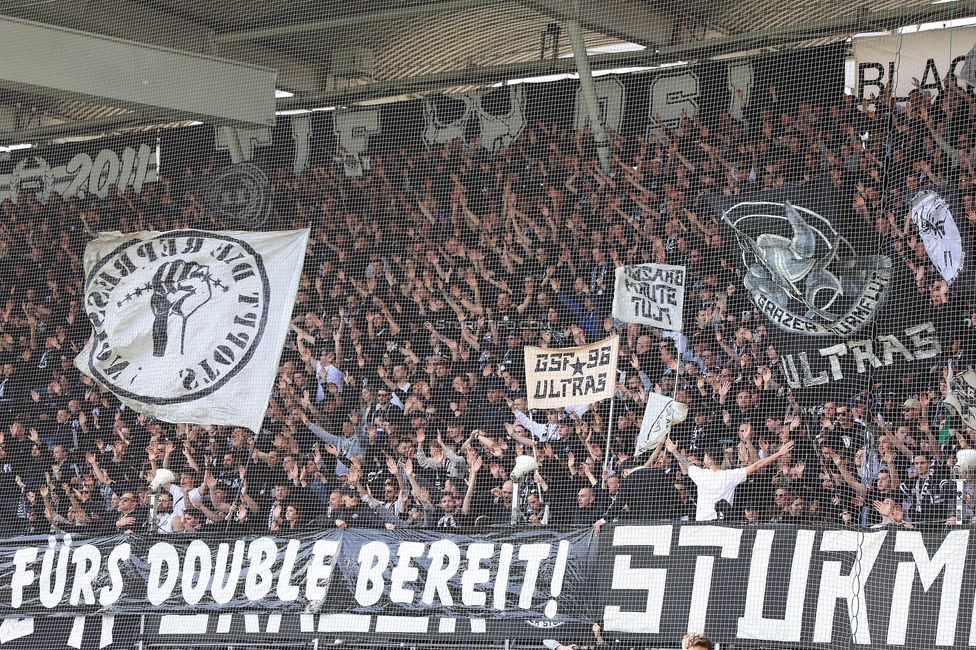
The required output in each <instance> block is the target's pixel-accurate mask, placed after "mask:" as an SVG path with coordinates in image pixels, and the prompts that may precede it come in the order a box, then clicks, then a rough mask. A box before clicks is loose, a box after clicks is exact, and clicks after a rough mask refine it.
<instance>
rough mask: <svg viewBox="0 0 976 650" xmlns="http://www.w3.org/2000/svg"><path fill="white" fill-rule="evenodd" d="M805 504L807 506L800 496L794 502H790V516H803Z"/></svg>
mask: <svg viewBox="0 0 976 650" xmlns="http://www.w3.org/2000/svg"><path fill="white" fill-rule="evenodd" d="M804 506H805V504H804V503H803V499H801V498H799V497H798V498H796V499H793V502H792V503H790V516H791V517H802V516H803V513H804V510H805V507H804Z"/></svg>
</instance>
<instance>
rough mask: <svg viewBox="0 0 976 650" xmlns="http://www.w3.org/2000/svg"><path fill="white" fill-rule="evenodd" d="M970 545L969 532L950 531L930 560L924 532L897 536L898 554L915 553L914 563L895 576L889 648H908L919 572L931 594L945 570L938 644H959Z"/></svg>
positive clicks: (904, 565)
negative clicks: (961, 602)
mask: <svg viewBox="0 0 976 650" xmlns="http://www.w3.org/2000/svg"><path fill="white" fill-rule="evenodd" d="M968 544H969V531H968V530H954V531H951V532H949V533H948V534H947V535H946V536H945V539H943V540H942V545H941V546H940V547H939V550H938V551H936V552H935V555H933V556H932V557H931V559H930V558H929V553H928V551H927V550H926V548H925V540H924V539H923V538H922V533H919V532H915V531H907V530H900V531H898V533H897V536H896V537H895V553H911V554H912V559H913V561H912V562H899V563H898V573H897V574H896V577H895V588H894V589H893V590H892V592H891V616H890V617H889V618H888V639H887V643H888V645H905V633H906V632H907V630H908V620H909V615H910V612H909V606H910V605H911V600H912V586H913V584H914V582H915V569H916V567H917V568H918V577H919V579H920V580H921V582H922V589H923V590H925V591H928V590H929V589H930V588H931V587H932V585H933V583H935V581H936V579H937V578H938V577H939V574H941V573H942V571H943V569H944V570H945V574H944V575H943V578H942V595H941V601H940V605H939V622H938V624H937V628H936V634H935V644H936V645H943V646H951V645H955V642H956V618H957V616H958V614H959V596H960V593H961V592H962V578H963V574H964V572H965V570H966V548H967V546H968Z"/></svg>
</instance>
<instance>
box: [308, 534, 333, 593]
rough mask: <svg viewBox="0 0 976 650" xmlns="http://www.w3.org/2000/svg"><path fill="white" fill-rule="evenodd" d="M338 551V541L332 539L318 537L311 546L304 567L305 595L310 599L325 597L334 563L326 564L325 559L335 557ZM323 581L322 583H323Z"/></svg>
mask: <svg viewBox="0 0 976 650" xmlns="http://www.w3.org/2000/svg"><path fill="white" fill-rule="evenodd" d="M338 552H339V542H338V541H336V540H332V539H320V540H318V541H316V542H315V545H314V546H312V559H311V560H310V561H309V563H308V566H307V567H306V569H305V597H306V598H308V599H309V600H311V601H319V600H322V599H323V598H325V595H326V592H327V591H328V589H329V581H330V579H331V578H332V569H333V568H334V567H335V565H334V564H331V563H329V564H326V562H325V561H326V559H328V558H330V557H335V555H336V553H338ZM323 583H324V584H323Z"/></svg>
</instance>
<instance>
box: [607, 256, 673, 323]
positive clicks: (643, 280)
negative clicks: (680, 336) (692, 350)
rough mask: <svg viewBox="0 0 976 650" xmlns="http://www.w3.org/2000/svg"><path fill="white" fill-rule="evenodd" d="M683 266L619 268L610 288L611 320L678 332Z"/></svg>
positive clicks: (663, 265)
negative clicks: (611, 293) (611, 300)
mask: <svg viewBox="0 0 976 650" xmlns="http://www.w3.org/2000/svg"><path fill="white" fill-rule="evenodd" d="M684 303H685V267H683V266H670V265H667V264H639V265H637V266H619V267H617V275H616V278H615V283H614V289H613V317H614V318H616V319H617V320H621V321H623V322H625V323H640V324H642V325H650V326H651V327H658V328H660V329H663V330H667V331H674V332H680V331H681V325H682V322H681V310H682V308H683V307H684Z"/></svg>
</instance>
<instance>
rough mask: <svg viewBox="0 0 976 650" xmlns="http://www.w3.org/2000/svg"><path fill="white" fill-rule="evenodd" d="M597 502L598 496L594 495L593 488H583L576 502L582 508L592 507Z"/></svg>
mask: <svg viewBox="0 0 976 650" xmlns="http://www.w3.org/2000/svg"><path fill="white" fill-rule="evenodd" d="M595 501H596V495H595V494H594V493H593V488H588V487H585V488H581V489H580V491H579V492H578V493H577V495H576V502H577V503H578V504H579V507H580V508H589V507H592V506H593V503H594V502H595Z"/></svg>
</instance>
